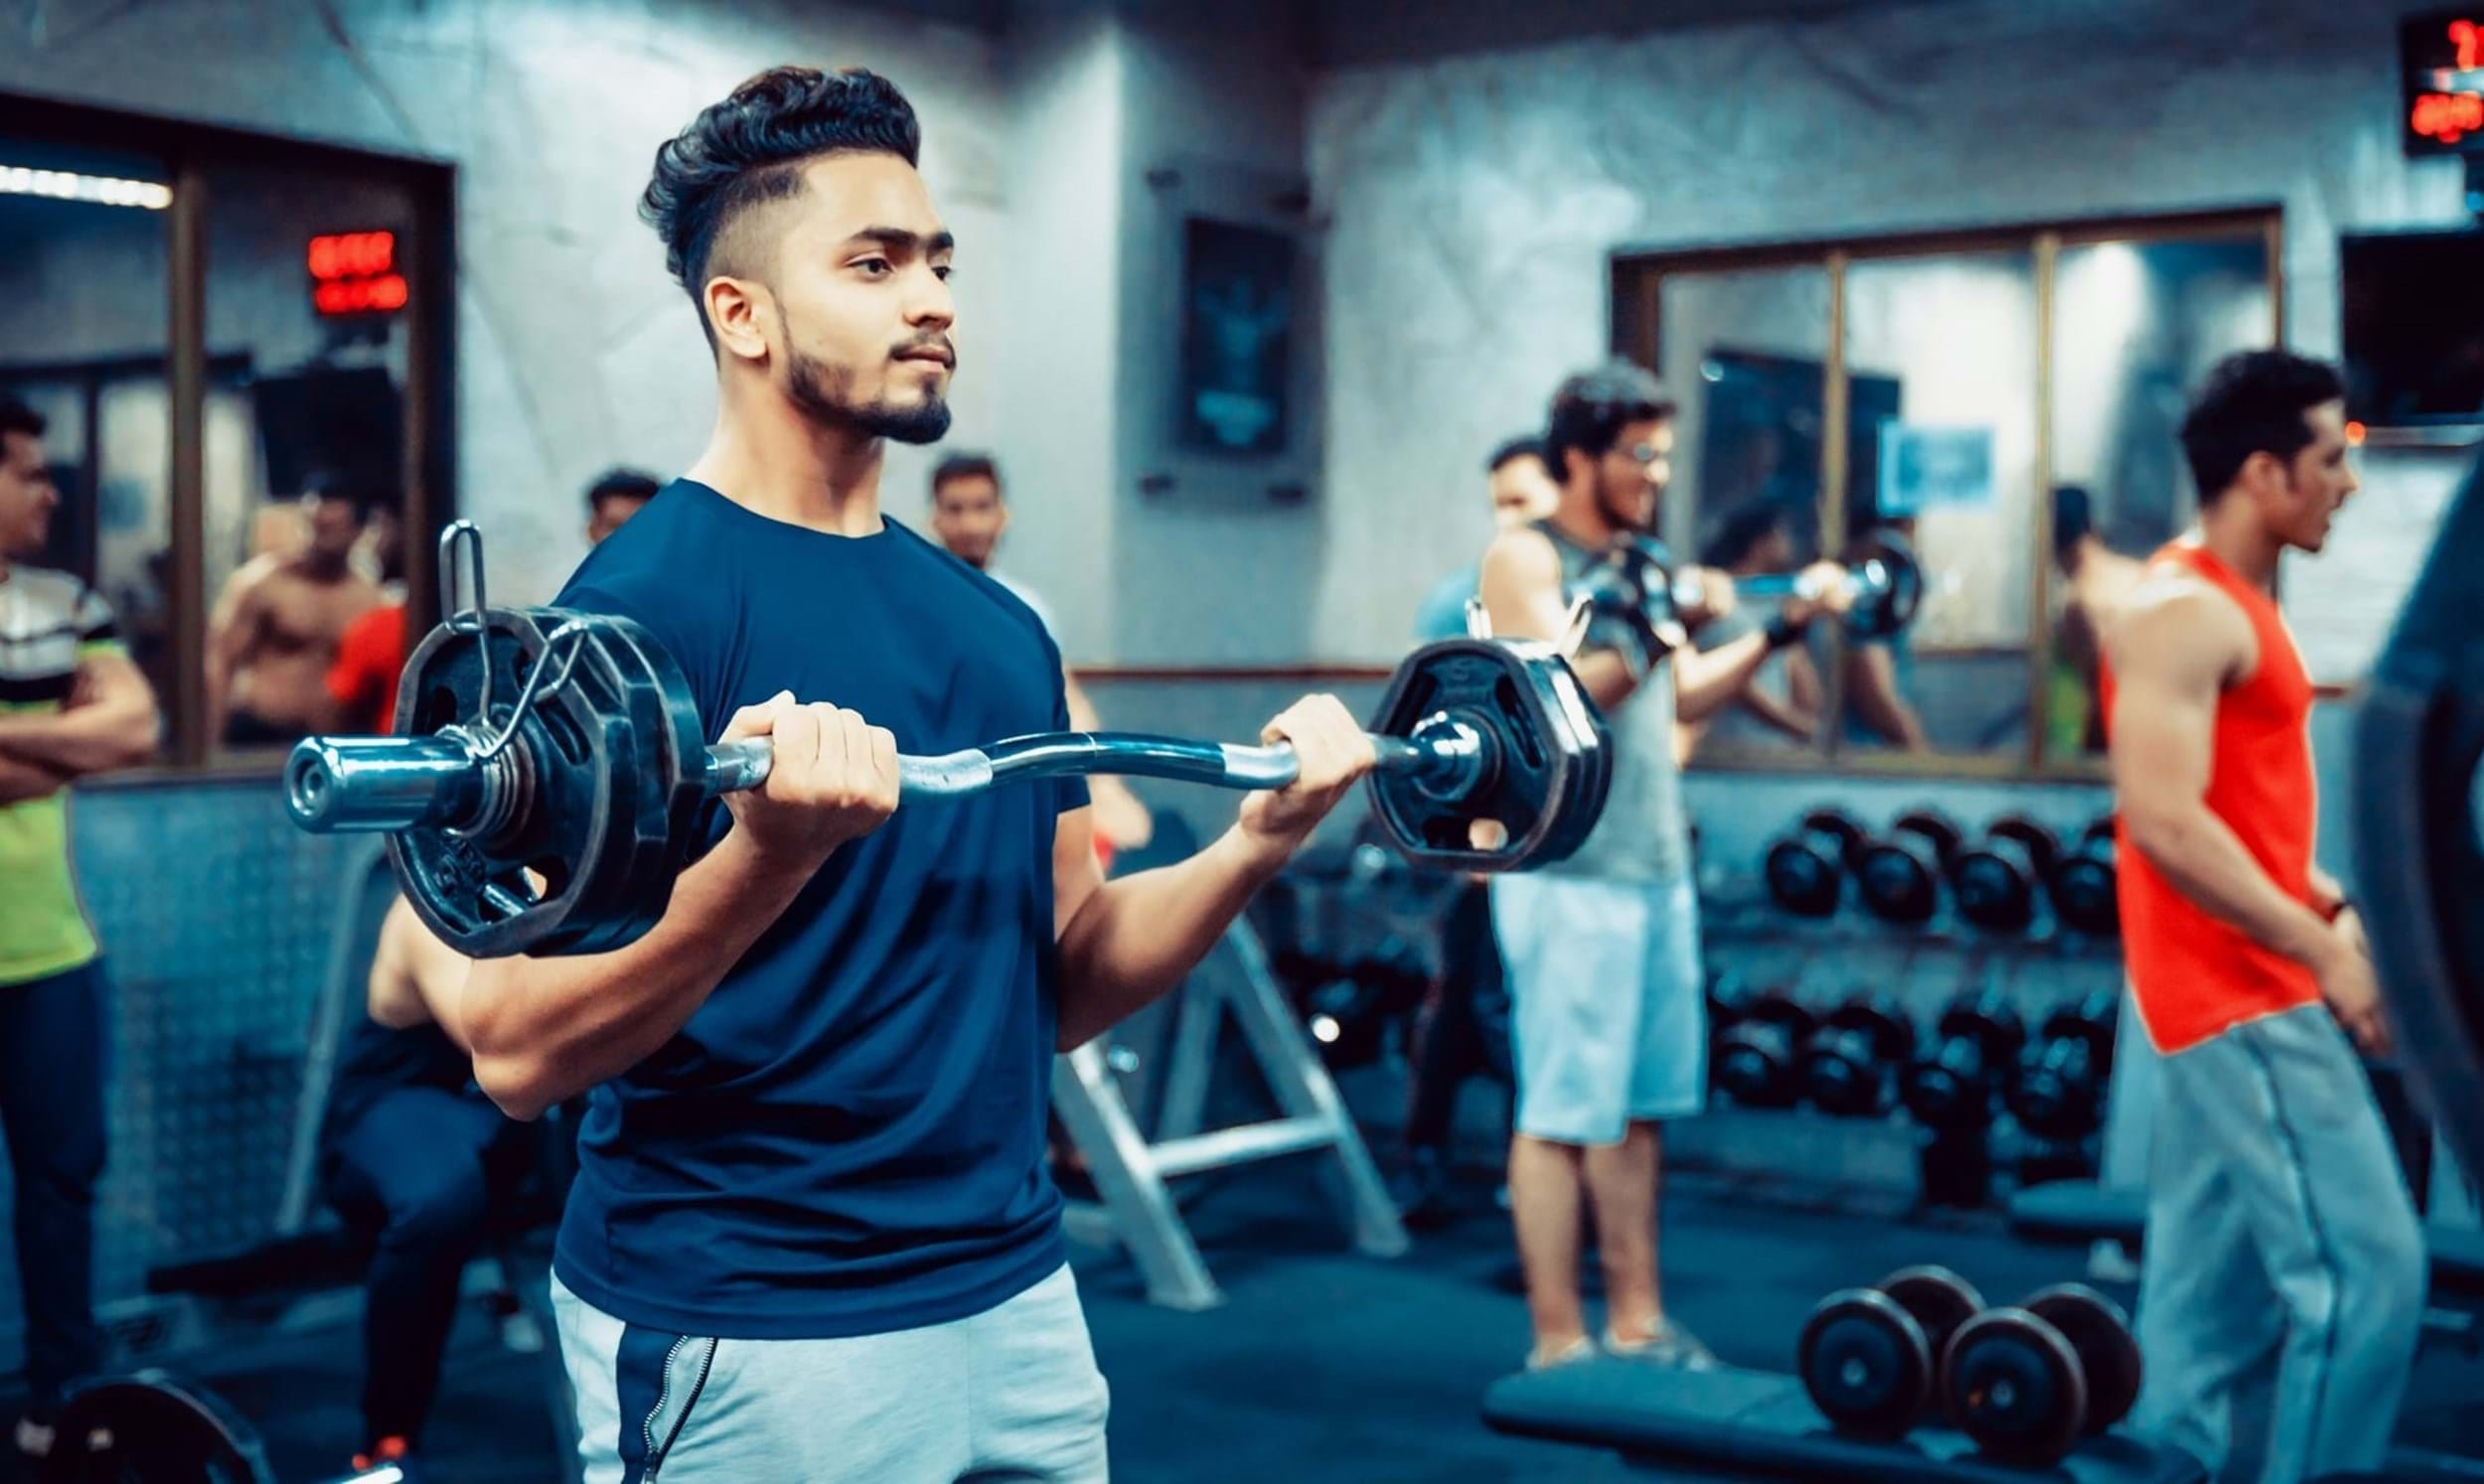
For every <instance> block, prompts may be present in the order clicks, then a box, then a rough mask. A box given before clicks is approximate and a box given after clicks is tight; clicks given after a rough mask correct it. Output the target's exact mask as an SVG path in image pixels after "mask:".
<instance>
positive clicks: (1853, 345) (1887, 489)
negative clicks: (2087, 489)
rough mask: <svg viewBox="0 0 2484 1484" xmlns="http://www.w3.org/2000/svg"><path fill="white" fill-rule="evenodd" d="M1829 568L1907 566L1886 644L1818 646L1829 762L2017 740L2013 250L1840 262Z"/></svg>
mask: <svg viewBox="0 0 2484 1484" xmlns="http://www.w3.org/2000/svg"><path fill="white" fill-rule="evenodd" d="M1845 289H1846V293H1845V329H1846V336H1845V364H1846V378H1847V379H1846V385H1847V408H1848V412H1847V416H1848V419H1849V421H1850V423H1851V425H1852V427H1853V429H1854V432H1855V444H1856V447H1857V450H1858V453H1857V456H1856V457H1855V458H1854V459H1853V460H1852V461H1851V462H1850V465H1849V467H1848V469H1847V475H1846V497H1845V510H1844V517H1845V519H1844V520H1843V522H1842V524H1843V533H1844V545H1843V548H1842V551H1841V553H1840V559H1841V560H1846V561H1850V562H1851V561H1857V560H1860V559H1862V557H1863V556H1864V555H1865V554H1866V551H1867V543H1868V542H1870V541H1871V540H1873V539H1875V538H1877V537H1879V536H1880V535H1882V534H1883V533H1886V532H1894V533H1895V534H1896V535H1897V536H1899V537H1900V538H1901V539H1903V540H1905V541H1907V542H1908V543H1910V544H1911V545H1912V546H1913V547H1914V549H1915V552H1916V555H1917V558H1918V559H1919V560H1920V561H1921V562H1922V563H1923V566H1924V571H1925V600H1924V605H1923V608H1922V611H1921V614H1920V615H1919V617H1918V618H1917V619H1916V621H1915V622H1914V624H1913V625H1911V626H1910V627H1908V628H1907V629H1906V630H1905V631H1903V632H1901V633H1899V634H1896V635H1893V636H1891V637H1889V638H1887V639H1878V640H1869V641H1866V640H1861V639H1855V638H1850V637H1845V636H1835V638H1836V643H1835V644H1834V645H1833V646H1832V648H1833V649H1834V650H1835V652H1836V653H1837V655H1838V657H1839V663H1838V669H1837V672H1836V679H1837V682H1838V683H1837V687H1836V691H1837V696H1838V700H1837V702H1836V704H1837V706H1838V729H1837V744H1836V745H1837V751H1838V752H1839V753H1841V754H1843V753H1849V752H1858V751H1874V750H1879V751H1894V752H1929V751H1938V752H1947V753H1994V752H1999V753H2009V752H2011V751H2013V750H2017V751H2023V750H2024V748H2025V745H2026V735H2027V730H2026V728H2027V686H2028V677H2027V631H2028V603H2029V594H2030V591H2031V586H2030V585H2031V582H2032V580H2033V573H2034V551H2033V540H2032V538H2031V533H2032V531H2033V529H2034V512H2035V492H2036V468H2037V464H2036V452H2037V450H2036V405H2037V400H2038V399H2037V396H2036V375H2037V371H2038V368H2039V366H2040V365H2041V362H2040V361H2039V359H2038V356H2037V347H2036V275H2035V258H2034V254H2033V253H2032V252H2031V251H2024V250H2005V251H1990V252H1947V253H1939V254H1933V255H1927V256H1920V257H1919V256H1907V257H1888V258H1863V259H1858V260H1857V261H1856V262H1855V263H1854V264H1853V266H1852V267H1851V268H1849V269H1848V270H1847V272H1846V277H1845Z"/></svg>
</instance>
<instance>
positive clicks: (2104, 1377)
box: [2018, 1283, 2140, 1435]
mask: <svg viewBox="0 0 2484 1484" xmlns="http://www.w3.org/2000/svg"><path fill="white" fill-rule="evenodd" d="M2018 1306H2019V1307H2020V1308H2022V1309H2025V1310H2026V1311H2027V1312H2028V1313H2030V1314H2033V1315H2035V1316H2036V1317H2037V1318H2039V1319H2042V1320H2045V1321H2046V1322H2048V1323H2050V1324H2051V1325H2052V1326H2053V1327H2054V1328H2055V1329H2058V1330H2060V1331H2061V1332H2062V1338H2063V1339H2066V1340H2068V1341H2070V1348H2071V1349H2073V1350H2076V1351H2078V1352H2079V1364H2080V1367H2081V1369H2082V1370H2083V1371H2084V1373H2085V1374H2086V1376H2087V1382H2088V1428H2087V1430H2088V1432H2089V1433H2090V1435H2094V1434H2096V1433H2098V1432H2102V1431H2103V1430H2104V1429H2105V1428H2107V1427H2110V1426H2112V1425H2113V1424H2114V1423H2115V1422H2118V1421H2120V1420H2121V1419H2122V1418H2123V1417H2124V1416H2127V1415H2128V1414H2129V1412H2130V1408H2131V1405H2132V1404H2133V1403H2135V1402H2137V1401H2138V1400H2139V1380H2140V1364H2139V1341H2138V1339H2137V1337H2136V1336H2134V1335H2132V1334H2131V1332H2130V1316H2129V1315H2127V1314H2124V1313H2123V1312H2122V1311H2121V1305H2119V1304H2117V1303H2115V1302H2113V1301H2112V1300H2111V1299H2109V1298H2106V1297H2105V1296H2104V1295H2103V1294H2101V1293H2098V1292H2096V1290H2095V1289H2094V1288H2091V1287H2089V1286H2088V1285H2087V1284H2085V1283H2057V1284H2055V1285H2054V1286H2052V1287H2050V1288H2046V1289H2044V1290H2042V1291H2040V1292H2037V1293H2031V1294H2029V1295H2028V1296H2027V1297H2026V1298H2025V1299H2024V1300H2023V1301H2021V1302H2020V1304H2019V1305H2018Z"/></svg>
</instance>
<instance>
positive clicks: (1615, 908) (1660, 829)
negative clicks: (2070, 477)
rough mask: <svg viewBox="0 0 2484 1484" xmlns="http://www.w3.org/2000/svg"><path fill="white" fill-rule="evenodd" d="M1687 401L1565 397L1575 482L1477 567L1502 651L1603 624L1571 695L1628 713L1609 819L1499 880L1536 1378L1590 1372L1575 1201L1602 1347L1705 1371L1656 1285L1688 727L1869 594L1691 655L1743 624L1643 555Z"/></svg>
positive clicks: (1554, 423) (1651, 382) (1568, 471)
mask: <svg viewBox="0 0 2484 1484" xmlns="http://www.w3.org/2000/svg"><path fill="white" fill-rule="evenodd" d="M1672 448H1673V404H1672V403H1671V402H1670V401H1668V400H1667V399H1666V398H1665V395H1664V393H1663V391H1662V389H1661V388H1660V387H1659V386H1658V385H1657V384H1656V381H1655V378H1654V377H1652V376H1650V375H1648V374H1647V372H1645V371H1642V370H1640V369H1639V368H1637V367H1634V366H1630V365H1627V364H1615V365H1612V366H1607V367H1603V368H1599V369H1597V370H1595V371H1587V372H1584V373H1582V374H1579V375H1575V376H1572V377H1570V378H1569V379H1568V380H1566V381H1564V382H1563V383H1562V384H1561V386H1560V388H1559V389H1558V390H1556V391H1555V392H1554V393H1553V398H1552V408H1551V413H1550V416H1549V417H1548V418H1547V426H1546V431H1545V435H1544V457H1545V463H1546V465H1547V466H1548V467H1549V468H1551V469H1552V470H1553V472H1554V474H1555V475H1556V477H1557V478H1559V479H1560V480H1561V482H1562V494H1561V503H1560V505H1559V507H1558V508H1557V509H1556V510H1555V512H1554V514H1553V515H1552V517H1551V518H1550V519H1545V520H1541V521H1537V522H1536V523H1534V524H1532V525H1528V526H1524V527H1521V528H1518V529H1515V530H1510V531H1505V532H1503V533H1502V534H1501V535H1500V536H1499V537H1497V538H1496V539H1495V540H1494V541H1493V542H1492V545H1491V547H1490V549H1489V550H1488V551H1486V552H1485V554H1484V557H1483V568H1482V597H1483V603H1484V608H1485V611H1486V613H1487V614H1488V615H1489V617H1490V619H1491V623H1492V628H1493V631H1494V632H1495V633H1498V634H1504V635H1515V636H1522V637H1524V638H1528V639H1534V640H1547V641H1549V640H1557V639H1560V638H1561V637H1562V636H1563V635H1564V633H1565V632H1566V631H1567V630H1569V628H1570V627H1571V625H1572V622H1573V618H1572V613H1571V605H1572V603H1573V601H1574V595H1578V596H1584V597H1585V598H1586V600H1587V602H1588V604H1589V610H1588V611H1589V614H1590V616H1591V622H1590V627H1589V629H1588V632H1587V648H1586V650H1584V651H1583V652H1582V653H1581V658H1580V661H1579V666H1578V669H1579V676H1580V678H1581V680H1582V681H1583V682H1584V683H1585V684H1586V686H1587V687H1588V689H1589V690H1590V692H1591V693H1593V695H1594V696H1595V699H1596V701H1597V703H1598V704H1599V705H1600V706H1602V707H1604V708H1605V709H1606V710H1607V711H1609V712H1611V713H1613V714H1614V716H1615V723H1614V736H1615V745H1614V748H1613V762H1612V775H1613V779H1612V784H1611V786H1610V790H1611V792H1610V795H1609V799H1608V803H1607V808H1606V813H1605V817H1604V820H1603V822H1602V823H1600V824H1599V825H1598V826H1597V827H1596V829H1595V831H1594V833H1593V834H1591V835H1590V836H1589V837H1588V838H1587V840H1586V842H1585V843H1584V844H1583V845H1581V846H1580V847H1579V849H1578V850H1577V851H1576V852H1575V853H1574V854H1573V855H1571V856H1570V858H1569V859H1568V860H1567V861H1566V862H1565V863H1563V864H1562V865H1561V866H1560V867H1558V870H1557V873H1556V874H1544V875H1537V876H1531V877H1525V878H1519V877H1507V876H1504V877H1500V878H1497V879H1495V881H1494V882H1493V886H1492V921H1493V928H1494V930H1495V932H1496V933H1497V934H1498V936H1499V939H1500V945H1501V952H1502V955H1503V957H1504V958H1505V959H1506V960H1507V963H1508V969H1509V985H1510V1000H1511V1009H1512V1013H1511V1030H1510V1038H1511V1046H1512V1051H1513V1058H1512V1059H1513V1060H1514V1061H1515V1063H1516V1071H1517V1082H1518V1107H1517V1115H1516V1119H1515V1122H1516V1128H1517V1131H1516V1136H1515V1137H1513V1138H1512V1139H1511V1141H1510V1151H1509V1196H1510V1204H1511V1207H1512V1209H1513V1211H1514V1213H1515V1216H1516V1222H1517V1235H1518V1254H1519V1260H1520V1262H1521V1265H1522V1266H1523V1268H1524V1270H1525V1275H1526V1285H1527V1305H1528V1310H1529V1313H1530V1315H1531V1318H1532V1321H1533V1327H1534V1346H1533V1349H1532V1350H1531V1351H1530V1352H1529V1355H1528V1361H1527V1363H1528V1365H1529V1366H1530V1367H1542V1366H1548V1365H1557V1364H1565V1363H1568V1362H1571V1361H1574V1360H1580V1359H1585V1358H1587V1357H1590V1356H1592V1355H1594V1354H1595V1353H1596V1348H1597V1347H1596V1344H1595V1342H1594V1341H1592V1340H1590V1339H1589V1338H1588V1333H1587V1328H1586V1320H1585V1317H1584V1315H1583V1313H1582V1310H1581V1305H1580V1302H1579V1284H1578V1251H1579V1229H1580V1215H1581V1213H1580V1204H1581V1200H1582V1198H1583V1197H1592V1199H1593V1200H1594V1203H1595V1209H1596V1223H1597V1245H1598V1248H1599V1250H1600V1253H1601V1256H1602V1258H1603V1261H1604V1267H1605V1291H1606V1295H1607V1305H1606V1325H1605V1348H1607V1349H1609V1350H1612V1351H1614V1352H1616V1353H1618V1354H1626V1355H1636V1356H1641V1357H1645V1358H1648V1359H1652V1360H1656V1361H1660V1362H1665V1363H1671V1364H1679V1365H1685V1366H1694V1367H1698V1366H1708V1365H1713V1364H1714V1362H1713V1361H1712V1360H1711V1359H1710V1358H1709V1356H1708V1353H1707V1351H1706V1349H1705V1348H1704V1347H1703V1346H1701V1345H1700V1343H1699V1342H1698V1341H1697V1340H1696V1339H1695V1338H1693V1337H1692V1336H1691V1335H1690V1334H1689V1333H1688V1332H1687V1331H1686V1330H1684V1329H1682V1328H1681V1327H1680V1326H1679V1325H1676V1324H1674V1323H1672V1322H1671V1321H1670V1320H1669V1319H1668V1318H1667V1317H1666V1315H1665V1312H1664V1305H1663V1300H1662V1296H1661V1293H1660V1291H1659V1289H1658V1284H1657V1275H1656V1274H1657V1269H1656V1248H1655V1236H1656V1233H1655V1203H1656V1180H1657V1163H1658V1126H1659V1125H1658V1120H1660V1119H1664V1118H1674V1117H1682V1116H1686V1115H1688V1114H1690V1113H1696V1112H1698V1111H1699V1109H1700V1108H1701V1107H1702V1106H1703V1105H1704V1103H1705V1102H1706V1096H1707V1095H1706V1063H1707V1051H1706V1048H1707V1031H1706V1028H1705V1025H1704V1021H1705V1019H1706V1006H1705V998H1704V994H1703V990H1704V985H1705V975H1704V974H1703V972H1702V970H1701V967H1700V958H1699V927H1698V903H1697V898H1696V895H1695V893H1694V891H1693V888H1692V882H1691V875H1690V847H1689V826H1688V822H1687V819H1686V818H1685V816H1684V812H1683V803H1682V791H1681V774H1680V769H1679V767H1678V765H1677V764H1676V762H1675V758H1674V750H1673V740H1674V739H1673V729H1674V721H1675V718H1676V717H1677V716H1678V717H1680V719H1682V720H1684V721H1695V720H1697V719H1699V718H1700V717H1702V716H1705V715H1707V714H1709V713H1710V712H1712V711H1714V710H1716V709H1717V708H1718V707H1720V706H1723V705H1726V704H1728V703H1729V702H1731V701H1732V700H1733V698H1734V697H1735V696H1736V695H1738V694H1740V693H1741V691H1742V688H1743V686H1744V685H1745V684H1746V683H1747V682H1748V681H1749V680H1750V678H1751V676H1752V674H1753V673H1754V672H1756V671H1757V670H1758V668H1760V666H1761V664H1762V663H1763V662H1764V661H1766V660H1767V658H1768V657H1769V655H1770V654H1772V653H1773V652H1775V651H1777V650H1779V649H1783V648H1784V647H1785V646H1786V645H1788V644H1791V643H1793V642H1794V641H1795V639H1796V638H1798V637H1799V635H1800V634H1801V632H1802V627H1803V625H1804V624H1806V623H1807V622H1808V621H1809V620H1810V619H1811V618H1812V617H1813V616H1814V615H1816V614H1818V613H1822V612H1844V611H1846V610H1848V609H1849V608H1851V607H1853V606H1854V604H1855V601H1856V599H1857V597H1858V595H1859V594H1860V593H1861V591H1862V584H1861V583H1860V582H1858V581H1855V580H1849V579H1850V574H1848V573H1846V572H1845V571H1843V570H1842V569H1840V568H1838V567H1836V566H1834V565H1831V564H1827V563H1820V564H1817V565H1816V566H1814V567H1812V568H1807V569H1805V571H1804V572H1803V573H1802V574H1800V577H1799V580H1798V582H1797V583H1793V584H1789V585H1788V587H1789V590H1788V591H1787V592H1786V594H1785V606H1784V608H1783V609H1781V610H1780V612H1779V613H1778V614H1777V615H1776V616H1775V617H1773V618H1772V619H1771V620H1770V621H1769V623H1768V624H1767V625H1766V626H1765V628H1764V630H1762V631H1761V632H1756V633H1753V634H1749V635H1746V636H1744V637H1743V638H1740V639H1736V640H1733V641H1731V642H1729V643H1727V644H1724V645H1721V646H1719V647H1718V648H1717V649H1716V650H1714V651H1713V652H1710V653H1706V654H1702V653H1700V652H1699V651H1698V650H1697V649H1695V648H1693V647H1692V646H1691V645H1690V644H1689V642H1688V639H1687V632H1686V631H1687V629H1688V627H1689V626H1690V625H1691V624H1693V623H1695V622H1696V621H1697V620H1698V619H1699V618H1701V617H1703V616H1704V615H1703V614H1702V613H1701V612H1700V611H1698V610H1696V609H1687V608H1686V607H1685V605H1688V604H1692V603H1707V604H1712V605H1714V606H1716V607H1719V608H1721V607H1725V606H1729V605H1730V603H1731V601H1732V599H1731V584H1730V582H1729V581H1727V580H1725V579H1724V578H1723V576H1722V574H1713V575H1710V574H1698V575H1699V576H1701V577H1703V578H1705V579H1706V581H1707V584H1708V585H1707V586H1706V587H1705V589H1704V592H1703V590H1701V589H1698V588H1695V587H1694V586H1693V585H1692V584H1689V583H1684V582H1680V581H1677V580H1676V579H1677V578H1678V577H1684V576H1690V575H1692V574H1689V573H1677V572H1675V571H1674V570H1673V569H1672V566H1671V564H1670V561H1669V559H1668V558H1667V557H1666V556H1665V554H1664V553H1663V551H1662V550H1661V549H1660V548H1657V547H1655V546H1654V545H1653V544H1652V543H1650V542H1649V541H1647V539H1646V537H1645V535H1644V534H1643V533H1644V532H1646V531H1649V530H1651V529H1652V528H1653V526H1654V524H1655V521H1656V516H1657V507H1658V503H1659V500H1660V498H1661V496H1662V494H1663V491H1664V487H1665V484H1666V482H1667V480H1668V479H1669V478H1670V476H1671V454H1672Z"/></svg>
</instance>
